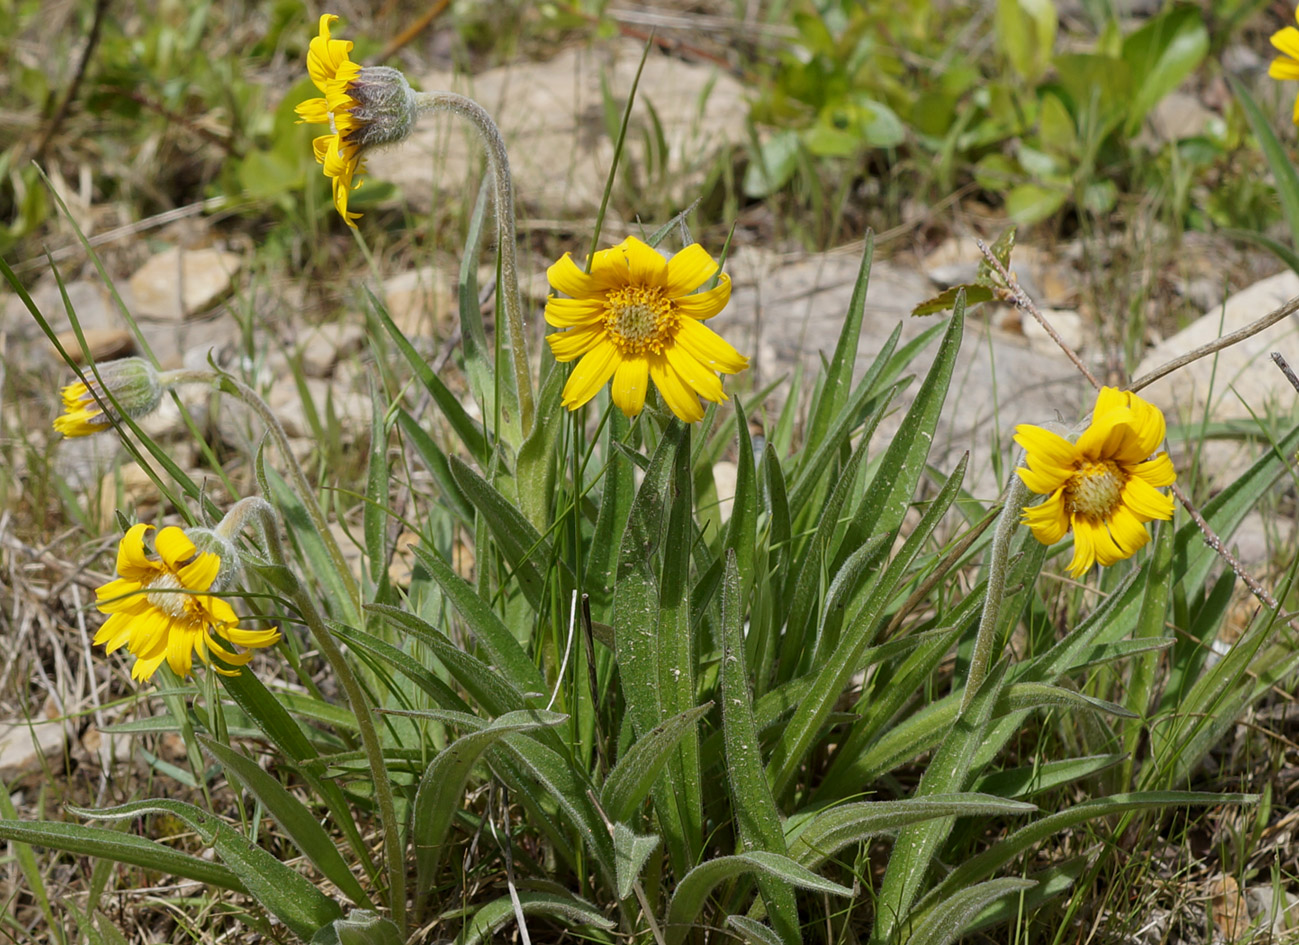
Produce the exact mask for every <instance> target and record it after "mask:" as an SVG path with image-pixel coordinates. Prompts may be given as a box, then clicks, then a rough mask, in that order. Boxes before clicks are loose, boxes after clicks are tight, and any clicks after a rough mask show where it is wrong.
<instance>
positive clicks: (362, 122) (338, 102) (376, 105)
mask: <svg viewBox="0 0 1299 945" xmlns="http://www.w3.org/2000/svg"><path fill="white" fill-rule="evenodd" d="M337 19H338V17H336V16H334V15H333V14H332V13H326V14H324V15H322V16H321V17H320V35H319V36H316V37H314V38H313V39H312V40H311V44H310V46H309V47H308V49H307V72H309V73H310V74H311V81H313V82H315V83H316V88H318V89H320V91H321V94H322V95H323V96H324V97H323V98H312V99H308V100H307V101H305V102H303V103H301V104H300V105H298V106H297V107H296V109H295V111H296V112H297V113H298V119H299V121H298V123H299V124H302V122H310V123H312V124H319V125H329V134H327V135H321V136H320V137H318V138H316V139H315V140H314V141H313V142H312V143H311V145H312V149H313V150H314V151H315V153H316V161H317V163H319V164H323V165H324V170H325V176H326V177H328V178H329V179H330V182H331V183H332V184H333V188H334V207H335V208H336V209H337V210H338V213H339V216H341V217H342V218H343V219H344V220H345V221H347V225H348V226H356V223H355V222H354V221H356V220H357V219H358V218H359V217H360V216H361V214H359V213H352V212H350V211H349V210H348V209H347V197H348V194H349V193H350V192H351V191H352V190H355V189H356V188H357V187H360V186H361V179H360V178H361V175H362V174H364V173H365V162H364V161H363V160H362V159H361V156H362V154H363V153H364V151H365V150H366V148H369V147H372V146H374V145H379V144H391V143H392V142H394V141H400V140H401V139H402V138H404V137H406V135H408V134H409V133H410V130H411V128H412V127H413V125H414V124H415V116H416V113H417V110H416V107H415V92H414V91H413V90H412V89H411V87H410V83H408V82H407V81H406V77H405V76H403V75H402V74H401V73H400V72H398V71H397V70H396V69H390V68H388V67H387V66H362V65H361V64H360V63H356V62H352V60H351V59H350V58H349V57H348V53H350V52H351V51H352V44H351V42H348V41H345V40H341V39H332V38H330V35H329V24H331V23H333V22H334V21H335V20H337Z"/></svg>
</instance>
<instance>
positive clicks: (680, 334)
mask: <svg viewBox="0 0 1299 945" xmlns="http://www.w3.org/2000/svg"><path fill="white" fill-rule="evenodd" d="M676 343H677V344H679V345H681V347H683V348H685V349H686V350H687V351H689V352H690V353H691V354H693V355H694V356H695V357H696V358H698V359H699V361H700V363H702V364H704V365H706V366H707V367H709V368H711V369H712V370H714V371H721V372H722V373H723V374H738V373H739V372H740V371H743V370H744V369H745V368H747V367H748V366H749V359H748V358H746V357H745V356H744V355H742V354H740V353H739V352H738V351H736V350H735V349H734V348H732V347H731V345H730V343H729V342H728V341H726V339H724V338H723V337H722V336H721V335H719V334H717V332H715V331H713V330H712V329H711V328H709V327H708V326H707V325H704V324H702V323H701V322H697V321H695V320H694V319H693V318H685V319H682V320H681V322H680V323H679V324H678V325H677V334H676Z"/></svg>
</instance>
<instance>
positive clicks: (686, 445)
mask: <svg viewBox="0 0 1299 945" xmlns="http://www.w3.org/2000/svg"><path fill="white" fill-rule="evenodd" d="M667 500H668V506H667V527H666V529H665V531H664V534H663V546H662V559H663V570H662V575H661V577H660V579H659V604H658V628H657V630H656V631H655V633H654V638H653V640H654V643H655V644H656V645H657V646H658V694H659V706H660V709H659V711H660V713H661V715H662V716H673V715H679V714H681V713H683V712H686V711H689V710H690V709H692V708H694V707H695V660H696V656H695V637H694V624H693V622H692V621H691V608H690V604H691V587H690V558H691V549H692V548H693V547H694V544H695V541H694V502H693V500H692V489H691V476H690V428H689V427H688V426H687V427H685V429H684V432H683V433H682V435H681V438H680V439H679V440H678V441H677V444H676V449H675V451H674V453H673V463H672V480H671V484H670V487H669V490H668V493H667ZM702 781H703V778H702V776H701V774H700V769H699V729H698V728H697V727H696V726H694V725H687V726H686V727H685V729H684V731H683V732H682V734H681V737H680V738H679V739H678V740H677V742H676V744H675V745H674V746H673V748H672V749H671V750H670V751H669V752H668V763H667V769H666V771H665V777H664V778H662V779H661V780H660V781H659V782H658V786H657V788H656V789H655V792H654V807H655V810H658V811H662V810H663V809H665V808H667V807H669V806H675V808H676V817H677V818H678V819H679V821H680V823H681V832H680V833H679V834H677V833H676V832H674V831H671V830H669V829H668V828H666V827H665V828H664V839H665V842H666V844H667V848H668V854H669V856H671V857H672V861H673V865H674V867H675V868H676V869H678V870H681V871H682V872H684V871H685V870H686V869H688V868H689V866H690V864H693V863H697V862H698V860H699V853H700V851H701V850H702V848H703V843H704V825H703V821H704V800H703V788H702Z"/></svg>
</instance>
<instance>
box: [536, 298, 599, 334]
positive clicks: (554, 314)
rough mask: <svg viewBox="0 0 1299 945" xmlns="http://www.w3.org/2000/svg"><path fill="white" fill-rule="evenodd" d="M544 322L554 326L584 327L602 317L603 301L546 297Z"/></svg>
mask: <svg viewBox="0 0 1299 945" xmlns="http://www.w3.org/2000/svg"><path fill="white" fill-rule="evenodd" d="M545 315H546V323H547V324H548V325H553V326H554V327H556V328H576V327H586V326H588V325H591V324H593V323H595V322H597V321H599V320H600V319H602V318H603V317H604V302H602V301H600V300H598V299H561V298H556V297H555V296H553V295H552V296H550V297H549V298H548V299H546V312H545Z"/></svg>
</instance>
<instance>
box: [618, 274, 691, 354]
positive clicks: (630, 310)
mask: <svg viewBox="0 0 1299 945" xmlns="http://www.w3.org/2000/svg"><path fill="white" fill-rule="evenodd" d="M604 326H605V329H606V330H607V331H608V332H609V334H610V336H611V338H612V340H613V341H614V343H615V344H617V345H618V347H619V349H620V350H621V351H622V352H623V353H624V354H644V353H645V352H647V351H653V352H654V353H656V354H657V353H659V352H660V351H662V350H663V345H664V344H665V343H666V342H667V341H668V340H669V339H670V338H671V337H672V335H673V334H674V330H675V328H676V313H675V312H674V311H673V309H672V303H671V301H669V300H668V299H665V298H664V297H663V290H662V289H660V288H658V287H657V286H650V287H646V286H628V287H626V288H622V289H615V290H613V291H611V292H609V293H608V295H607V296H606V297H605V316H604Z"/></svg>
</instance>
